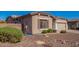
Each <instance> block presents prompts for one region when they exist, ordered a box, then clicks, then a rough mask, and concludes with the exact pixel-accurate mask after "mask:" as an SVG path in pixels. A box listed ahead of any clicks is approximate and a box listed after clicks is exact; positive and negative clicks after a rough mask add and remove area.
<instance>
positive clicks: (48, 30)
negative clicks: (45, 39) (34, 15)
mask: <svg viewBox="0 0 79 59" xmlns="http://www.w3.org/2000/svg"><path fill="white" fill-rule="evenodd" d="M52 32H53V30H52V29H47V30H43V31H42V33H43V34H46V33H52Z"/></svg>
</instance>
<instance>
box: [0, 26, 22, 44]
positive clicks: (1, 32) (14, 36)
mask: <svg viewBox="0 0 79 59" xmlns="http://www.w3.org/2000/svg"><path fill="white" fill-rule="evenodd" d="M22 35H23V33H22V32H21V31H20V30H18V29H16V28H11V27H3V28H0V41H1V42H11V43H17V42H20V41H21V38H22Z"/></svg>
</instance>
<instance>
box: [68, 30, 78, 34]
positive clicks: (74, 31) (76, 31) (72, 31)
mask: <svg viewBox="0 0 79 59" xmlns="http://www.w3.org/2000/svg"><path fill="white" fill-rule="evenodd" d="M67 32H69V33H77V34H79V31H78V30H68V31H67Z"/></svg>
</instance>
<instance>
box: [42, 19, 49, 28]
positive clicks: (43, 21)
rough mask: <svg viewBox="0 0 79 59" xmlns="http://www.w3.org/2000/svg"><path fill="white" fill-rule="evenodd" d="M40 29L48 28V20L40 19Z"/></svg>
mask: <svg viewBox="0 0 79 59" xmlns="http://www.w3.org/2000/svg"><path fill="white" fill-rule="evenodd" d="M40 28H48V20H43V19H40Z"/></svg>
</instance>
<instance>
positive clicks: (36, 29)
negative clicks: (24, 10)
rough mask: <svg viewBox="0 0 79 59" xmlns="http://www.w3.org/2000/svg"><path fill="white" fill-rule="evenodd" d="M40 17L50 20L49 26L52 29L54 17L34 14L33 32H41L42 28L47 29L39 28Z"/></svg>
mask: <svg viewBox="0 0 79 59" xmlns="http://www.w3.org/2000/svg"><path fill="white" fill-rule="evenodd" d="M39 19H45V20H48V26H49V28H50V29H52V18H51V17H49V16H39V15H35V16H32V34H37V33H41V32H42V30H45V29H40V28H39ZM46 29H48V28H46Z"/></svg>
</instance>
